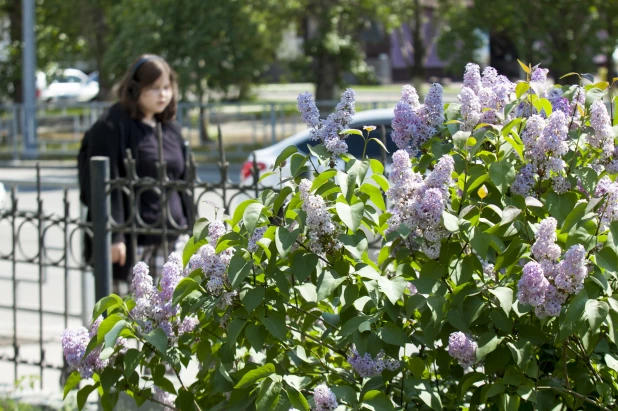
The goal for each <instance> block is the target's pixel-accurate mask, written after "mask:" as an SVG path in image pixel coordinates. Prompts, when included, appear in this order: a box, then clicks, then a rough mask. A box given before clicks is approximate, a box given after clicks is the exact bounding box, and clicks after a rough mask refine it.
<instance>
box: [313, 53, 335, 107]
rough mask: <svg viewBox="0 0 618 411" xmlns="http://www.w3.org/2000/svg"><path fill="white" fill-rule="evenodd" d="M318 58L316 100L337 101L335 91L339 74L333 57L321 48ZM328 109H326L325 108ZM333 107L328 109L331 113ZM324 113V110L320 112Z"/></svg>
mask: <svg viewBox="0 0 618 411" xmlns="http://www.w3.org/2000/svg"><path fill="white" fill-rule="evenodd" d="M320 49H321V50H320V52H319V55H318V58H317V61H318V66H317V70H316V72H317V77H316V82H315V84H316V85H315V99H316V100H317V101H332V100H334V99H335V89H336V87H337V83H338V73H337V67H336V64H335V63H333V60H332V56H330V55H329V54H328V53H327V52H326V50H324V49H323V48H322V47H320ZM325 108H326V107H325ZM332 108H333V107H330V106H329V108H327V109H328V110H329V111H330V110H332ZM320 111H322V110H320Z"/></svg>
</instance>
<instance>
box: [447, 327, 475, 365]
mask: <svg viewBox="0 0 618 411" xmlns="http://www.w3.org/2000/svg"><path fill="white" fill-rule="evenodd" d="M477 348H478V346H477V344H476V341H474V340H473V339H472V338H470V337H468V336H467V335H466V334H464V333H462V332H461V331H456V332H454V333H452V334H451V335H450V336H449V337H448V348H447V350H448V353H449V355H450V356H451V357H453V358H455V359H456V360H457V361H458V362H459V365H461V366H462V367H464V368H467V367H471V366H472V365H474V363H475V362H476V349H477Z"/></svg>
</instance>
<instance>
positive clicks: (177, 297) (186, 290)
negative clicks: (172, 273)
mask: <svg viewBox="0 0 618 411" xmlns="http://www.w3.org/2000/svg"><path fill="white" fill-rule="evenodd" d="M198 287H199V284H198V283H197V282H195V280H194V279H193V278H191V277H185V278H183V279H182V280H180V282H179V283H178V285H177V286H176V288H175V289H174V295H173V297H172V305H174V306H176V305H178V304H179V303H180V302H181V301H182V300H183V299H184V298H185V297H186V296H187V295H189V294H190V293H191V292H192V291H194V290H196V289H197V288H198Z"/></svg>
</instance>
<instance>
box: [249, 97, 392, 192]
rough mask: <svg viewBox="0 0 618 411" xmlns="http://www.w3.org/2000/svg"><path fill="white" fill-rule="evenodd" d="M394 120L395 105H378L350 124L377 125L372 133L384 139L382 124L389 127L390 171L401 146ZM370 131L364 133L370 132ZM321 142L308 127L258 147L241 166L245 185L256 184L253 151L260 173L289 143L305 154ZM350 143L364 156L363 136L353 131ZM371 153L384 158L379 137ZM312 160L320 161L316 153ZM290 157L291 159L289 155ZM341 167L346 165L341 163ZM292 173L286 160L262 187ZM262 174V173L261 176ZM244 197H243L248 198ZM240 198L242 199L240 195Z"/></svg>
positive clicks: (369, 148)
mask: <svg viewBox="0 0 618 411" xmlns="http://www.w3.org/2000/svg"><path fill="white" fill-rule="evenodd" d="M392 120H393V109H376V110H367V111H361V112H359V113H357V114H356V115H355V116H354V117H353V119H352V121H351V122H350V124H349V125H348V128H354V129H357V130H362V129H363V126H376V127H377V128H376V130H374V131H372V132H371V134H370V137H375V138H377V139H381V131H380V126H382V125H384V127H385V131H386V148H387V149H388V151H389V153H387V154H386V156H387V159H386V164H384V166H385V169H386V171H388V170H390V162H391V156H392V154H393V152H395V151H396V150H397V146H396V145H395V143H394V142H393V140H392V139H391V132H392V128H391V122H392ZM366 133H367V132H366V131H363V134H364V135H366ZM317 143H318V142H317V141H314V140H311V135H310V132H309V130H308V129H306V130H303V131H301V132H299V133H296V134H294V135H292V136H291V137H288V138H286V139H283V140H281V141H279V142H277V143H275V144H273V145H272V146H269V147H266V148H263V149H260V150H256V151H254V152H253V153H252V154H251V155H250V156H249V158H248V159H247V160H246V161H245V162H244V163H243V166H242V168H241V170H240V184H241V185H243V186H251V185H253V170H254V163H253V154H255V160H256V163H257V168H258V169H259V176H262V175H263V174H265V173H267V172H269V171H272V168H273V164H274V163H275V161H276V159H277V156H279V154H280V153H281V152H282V151H283V150H284V149H285V148H286V147H288V146H291V145H294V146H296V148H297V149H298V152H299V153H301V154H308V153H309V150H308V148H307V146H308V145H311V146H314V145H316V144H317ZM346 143H347V144H348V152H349V153H350V154H352V155H353V156H354V157H356V158H361V156H362V153H363V145H364V140H363V138H362V137H361V136H359V135H355V134H349V135H348V137H347V138H346ZM366 154H367V156H368V157H370V158H375V159H378V160H380V159H381V158H382V148H381V147H380V145H379V144H377V143H376V142H375V141H370V142H369V144H368V145H367V153H366ZM310 158H311V161H312V162H313V164H314V165H316V166H317V165H318V161H317V159H316V158H315V157H313V156H311V157H310ZM288 160H289V159H288ZM336 168H337V169H342V166H341V164H339V165H337V167H336ZM318 171H322V168H318ZM290 176H291V171H290V161H287V162H286V165H285V166H284V167H283V168H282V171H281V176H280V174H279V172H277V173H276V175H270V176H268V177H266V178H264V180H262V181H261V182H260V186H262V187H273V186H276V185H277V184H279V181H280V178H281V177H282V178H283V179H286V178H288V177H290ZM259 178H260V177H258V180H259ZM247 198H248V197H244V198H243V199H242V200H245V199H247ZM239 200H240V199H239Z"/></svg>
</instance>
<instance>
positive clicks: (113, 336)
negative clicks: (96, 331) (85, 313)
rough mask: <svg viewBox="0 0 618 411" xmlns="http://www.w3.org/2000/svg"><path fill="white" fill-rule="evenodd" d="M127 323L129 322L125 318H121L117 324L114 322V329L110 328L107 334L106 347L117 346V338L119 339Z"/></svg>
mask: <svg viewBox="0 0 618 411" xmlns="http://www.w3.org/2000/svg"><path fill="white" fill-rule="evenodd" d="M108 318H109V317H108ZM127 324H128V323H127V322H126V321H125V320H120V321H118V322H117V323H116V324H114V326H113V327H112V329H111V330H109V332H108V333H107V334H105V347H107V348H114V347H115V346H116V340H117V339H118V336H119V335H120V332H121V331H122V330H124V328H125V327H126V326H127Z"/></svg>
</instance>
